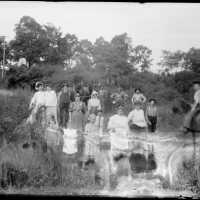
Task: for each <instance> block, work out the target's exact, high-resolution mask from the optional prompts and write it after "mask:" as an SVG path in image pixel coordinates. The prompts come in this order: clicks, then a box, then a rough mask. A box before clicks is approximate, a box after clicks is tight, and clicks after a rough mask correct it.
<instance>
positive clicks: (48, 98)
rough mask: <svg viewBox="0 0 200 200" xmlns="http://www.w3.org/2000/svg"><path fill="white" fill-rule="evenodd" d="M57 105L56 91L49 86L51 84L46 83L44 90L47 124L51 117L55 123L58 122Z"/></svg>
mask: <svg viewBox="0 0 200 200" xmlns="http://www.w3.org/2000/svg"><path fill="white" fill-rule="evenodd" d="M57 105H58V101H57V95H56V92H55V91H54V90H53V89H52V88H51V85H50V84H49V83H47V84H46V91H45V106H46V117H47V124H48V123H49V122H50V121H51V120H52V118H53V119H54V120H55V123H56V124H58V119H57Z"/></svg>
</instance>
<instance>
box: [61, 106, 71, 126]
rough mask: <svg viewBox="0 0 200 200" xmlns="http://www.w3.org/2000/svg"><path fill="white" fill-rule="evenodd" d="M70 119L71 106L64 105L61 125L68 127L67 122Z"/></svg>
mask: <svg viewBox="0 0 200 200" xmlns="http://www.w3.org/2000/svg"><path fill="white" fill-rule="evenodd" d="M68 120H69V108H68V107H62V108H60V125H61V126H63V127H67V122H68Z"/></svg>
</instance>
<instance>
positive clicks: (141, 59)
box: [131, 45, 152, 71]
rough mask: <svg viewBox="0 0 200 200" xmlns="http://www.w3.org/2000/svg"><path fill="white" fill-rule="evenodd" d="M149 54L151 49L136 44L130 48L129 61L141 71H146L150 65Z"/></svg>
mask: <svg viewBox="0 0 200 200" xmlns="http://www.w3.org/2000/svg"><path fill="white" fill-rule="evenodd" d="M151 55H152V51H151V50H150V49H149V48H148V47H146V46H143V45H138V46H136V47H134V48H133V50H132V57H131V62H132V63H133V65H134V68H136V69H139V70H141V71H146V70H148V69H149V67H150V66H151V62H152V59H151Z"/></svg>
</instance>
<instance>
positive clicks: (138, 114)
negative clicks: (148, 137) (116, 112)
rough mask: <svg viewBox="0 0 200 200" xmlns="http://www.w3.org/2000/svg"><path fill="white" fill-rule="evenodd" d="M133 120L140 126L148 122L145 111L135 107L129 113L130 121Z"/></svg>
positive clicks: (144, 125)
mask: <svg viewBox="0 0 200 200" xmlns="http://www.w3.org/2000/svg"><path fill="white" fill-rule="evenodd" d="M130 120H131V121H132V122H133V124H136V125H138V126H140V127H146V126H147V123H146V120H145V115H144V111H143V110H142V109H139V110H137V109H134V110H132V111H131V112H130V113H129V115H128V121H130Z"/></svg>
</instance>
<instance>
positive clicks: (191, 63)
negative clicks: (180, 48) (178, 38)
mask: <svg viewBox="0 0 200 200" xmlns="http://www.w3.org/2000/svg"><path fill="white" fill-rule="evenodd" d="M185 62H186V67H185V68H186V69H189V70H192V71H193V72H196V73H200V49H196V48H191V49H190V50H189V51H188V52H187V53H186V56H185Z"/></svg>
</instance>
